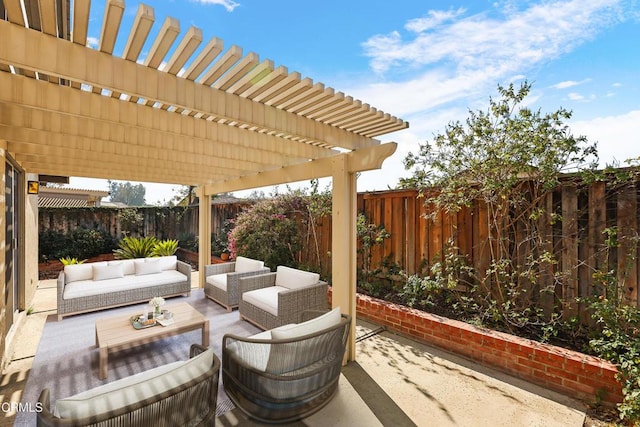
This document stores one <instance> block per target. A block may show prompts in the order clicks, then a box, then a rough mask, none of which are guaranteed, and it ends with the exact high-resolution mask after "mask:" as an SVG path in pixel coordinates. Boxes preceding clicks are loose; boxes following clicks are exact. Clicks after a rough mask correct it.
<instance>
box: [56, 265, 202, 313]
mask: <svg viewBox="0 0 640 427" xmlns="http://www.w3.org/2000/svg"><path fill="white" fill-rule="evenodd" d="M190 292H191V266H190V265H189V264H187V263H184V262H182V261H178V259H177V258H176V256H175V255H173V256H166V257H157V258H138V259H127V260H116V261H102V262H94V263H86V264H73V265H66V266H65V267H64V271H61V272H60V275H59V276H58V320H60V319H62V317H63V316H68V315H71V314H78V313H85V312H88V311H95V310H102V309H105V308H110V307H116V306H121V305H128V304H137V303H140V302H145V301H149V300H150V299H151V298H153V297H157V296H160V297H170V296H177V295H189V294H190Z"/></svg>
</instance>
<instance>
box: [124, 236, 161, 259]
mask: <svg viewBox="0 0 640 427" xmlns="http://www.w3.org/2000/svg"><path fill="white" fill-rule="evenodd" d="M157 243H158V239H156V238H155V237H152V236H151V237H123V238H122V240H120V242H119V243H118V246H119V249H115V250H114V251H113V253H114V256H115V257H116V258H117V259H132V258H147V257H150V256H153V251H154V248H155V247H156V245H157Z"/></svg>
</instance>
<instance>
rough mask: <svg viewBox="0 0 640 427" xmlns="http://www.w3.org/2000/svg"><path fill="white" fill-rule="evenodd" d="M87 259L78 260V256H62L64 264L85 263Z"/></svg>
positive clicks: (61, 259)
mask: <svg viewBox="0 0 640 427" xmlns="http://www.w3.org/2000/svg"><path fill="white" fill-rule="evenodd" d="M86 261H87V260H86V259H83V260H78V258H71V257H64V258H60V262H61V263H62V265H73V264H84V263H85V262H86Z"/></svg>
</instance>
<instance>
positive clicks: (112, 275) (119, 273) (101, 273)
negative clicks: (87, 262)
mask: <svg viewBox="0 0 640 427" xmlns="http://www.w3.org/2000/svg"><path fill="white" fill-rule="evenodd" d="M119 277H124V270H123V268H122V265H119V264H118V265H94V266H93V280H107V279H117V278H119Z"/></svg>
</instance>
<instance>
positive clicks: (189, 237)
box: [178, 233, 198, 252]
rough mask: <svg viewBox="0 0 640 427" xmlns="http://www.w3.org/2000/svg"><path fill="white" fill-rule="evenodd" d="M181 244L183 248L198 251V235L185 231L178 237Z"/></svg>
mask: <svg viewBox="0 0 640 427" xmlns="http://www.w3.org/2000/svg"><path fill="white" fill-rule="evenodd" d="M178 242H179V245H180V247H181V248H182V249H186V250H188V251H193V252H198V236H196V235H195V234H193V233H184V234H181V235H180V236H179V237H178Z"/></svg>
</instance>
